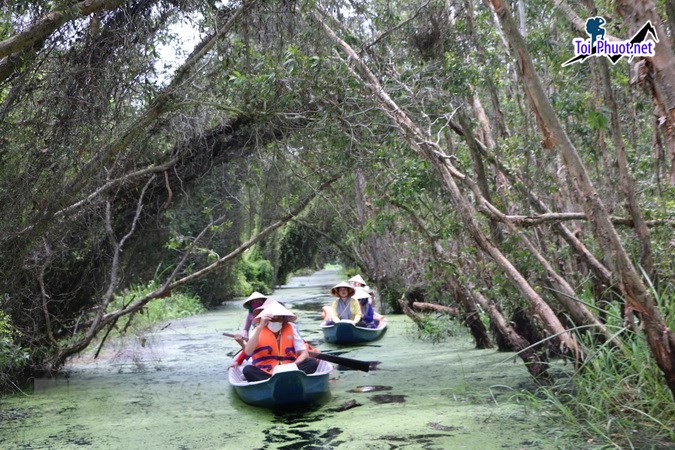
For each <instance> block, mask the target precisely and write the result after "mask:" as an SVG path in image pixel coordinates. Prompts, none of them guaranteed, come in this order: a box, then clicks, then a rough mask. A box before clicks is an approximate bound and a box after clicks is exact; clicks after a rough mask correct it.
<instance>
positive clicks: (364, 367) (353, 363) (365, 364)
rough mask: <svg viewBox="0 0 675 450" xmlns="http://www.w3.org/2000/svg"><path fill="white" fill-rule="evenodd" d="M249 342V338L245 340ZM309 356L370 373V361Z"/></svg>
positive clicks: (225, 334) (316, 355)
mask: <svg viewBox="0 0 675 450" xmlns="http://www.w3.org/2000/svg"><path fill="white" fill-rule="evenodd" d="M223 336H227V337H231V338H233V337H234V336H235V335H234V334H231V333H223ZM244 340H245V341H247V340H248V339H247V338H244ZM309 356H311V357H312V358H316V359H323V360H324V361H328V362H332V363H335V364H339V365H341V366H345V367H351V368H352V369H356V370H360V371H362V372H368V371H369V370H370V361H361V360H358V359H352V358H344V357H342V356H335V355H327V354H325V353H320V352H309Z"/></svg>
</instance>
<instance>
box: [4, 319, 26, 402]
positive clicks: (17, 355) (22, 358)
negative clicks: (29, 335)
mask: <svg viewBox="0 0 675 450" xmlns="http://www.w3.org/2000/svg"><path fill="white" fill-rule="evenodd" d="M18 337H19V332H18V331H17V330H16V329H15V328H14V327H13V326H12V324H11V322H10V318H9V316H7V314H5V313H3V312H2V311H0V391H2V390H5V389H7V388H10V387H13V386H14V384H13V377H14V376H15V375H16V374H17V373H21V372H22V371H23V369H24V368H25V366H26V364H27V363H28V352H27V351H26V350H24V349H22V348H21V347H20V346H19V345H18V344H17V341H19V339H18Z"/></svg>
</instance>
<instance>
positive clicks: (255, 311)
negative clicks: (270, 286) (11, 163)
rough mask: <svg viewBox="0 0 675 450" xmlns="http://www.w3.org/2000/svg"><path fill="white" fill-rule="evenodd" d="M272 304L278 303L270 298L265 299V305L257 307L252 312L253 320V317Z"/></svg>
mask: <svg viewBox="0 0 675 450" xmlns="http://www.w3.org/2000/svg"><path fill="white" fill-rule="evenodd" d="M272 303H279V302H278V301H276V300H275V299H273V298H272V297H267V300H265V303H263V304H261V305H260V306H258V307H257V308H255V309H254V310H253V316H254V318H255V316H257V315H258V314H260V312H261V311H262V310H263V309H264V308H266V307H268V306H270V305H271V304H272ZM279 304H281V303H279ZM256 323H257V322H256Z"/></svg>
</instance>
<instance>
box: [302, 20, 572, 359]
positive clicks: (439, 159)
mask: <svg viewBox="0 0 675 450" xmlns="http://www.w3.org/2000/svg"><path fill="white" fill-rule="evenodd" d="M322 14H323V13H322V12H320V11H315V12H314V14H313V18H314V20H316V21H317V23H319V24H320V25H321V26H322V27H323V29H324V31H325V32H326V34H327V35H328V36H329V37H330V38H331V40H333V41H334V42H335V43H336V44H337V45H338V46H340V47H341V48H342V49H343V51H344V52H345V53H346V54H347V55H348V59H347V61H345V64H347V65H348V67H350V68H351V67H352V66H355V67H356V69H357V76H359V77H360V78H361V79H362V80H363V81H364V83H365V85H366V87H367V88H368V89H369V90H370V91H371V93H372V95H373V97H374V99H376V100H377V101H378V102H379V103H380V108H381V109H382V110H383V111H384V112H385V113H386V114H387V116H389V118H390V119H391V120H392V122H393V123H394V124H395V125H396V126H398V127H399V132H400V133H401V135H402V136H403V138H404V139H405V140H406V141H407V142H408V144H409V145H410V147H411V148H412V149H413V150H414V151H415V152H416V153H417V154H418V155H419V156H421V157H422V158H424V159H426V160H429V161H430V162H431V163H432V164H433V166H434V167H435V168H436V171H437V173H438V174H439V176H440V177H441V179H442V181H443V185H444V188H445V190H446V192H447V193H448V194H449V195H450V198H451V201H452V202H453V204H454V206H455V211H456V213H457V215H458V217H459V218H460V220H461V221H462V223H463V224H464V226H465V227H466V229H467V231H468V232H469V234H470V235H471V236H472V238H473V239H474V242H475V243H476V244H477V245H478V246H479V247H480V248H481V249H482V250H483V251H484V252H485V253H487V254H488V255H490V257H491V258H492V259H493V260H494V261H495V262H496V263H497V265H498V266H499V267H501V268H502V270H503V271H504V273H505V274H506V276H507V277H508V278H509V280H511V282H512V283H513V285H514V286H515V287H516V288H517V289H518V290H519V291H520V292H521V293H522V294H523V297H524V298H525V299H526V300H527V301H528V302H530V304H531V305H532V309H533V311H534V312H535V314H536V315H537V316H539V318H540V319H541V320H542V322H543V323H544V325H545V327H546V329H547V330H548V332H549V333H550V334H551V335H553V336H556V338H557V339H559V340H560V341H561V343H562V344H563V345H564V346H565V347H567V349H569V350H571V351H572V352H573V353H575V354H581V350H580V348H579V346H578V344H577V342H576V339H575V337H574V336H573V335H572V334H570V333H569V332H568V331H567V330H566V329H565V327H564V326H563V325H562V323H561V322H560V320H559V319H558V317H557V316H556V315H555V313H554V312H553V310H552V309H551V307H550V306H549V305H548V304H546V302H545V301H544V300H543V299H542V298H541V296H540V295H539V294H538V293H537V291H535V290H534V289H533V288H532V286H531V285H530V284H529V283H528V282H527V280H526V279H525V277H523V275H522V274H521V273H520V272H519V271H518V270H517V269H516V267H515V266H514V265H513V264H512V263H511V261H510V260H509V259H508V258H506V256H504V254H502V252H501V251H500V250H499V249H498V248H497V247H496V246H495V245H494V244H492V242H490V240H489V239H488V238H487V236H486V235H485V233H484V232H483V230H482V228H481V226H480V223H479V222H478V220H477V218H476V216H477V215H478V213H477V211H476V210H475V209H474V208H473V206H471V204H470V203H469V201H468V200H467V199H466V198H465V197H464V195H463V194H462V192H461V191H460V189H459V186H458V185H457V184H456V183H455V180H454V177H457V179H459V180H466V179H467V177H466V175H464V174H462V173H461V172H459V171H458V170H457V169H456V168H455V167H454V166H453V165H452V164H451V163H450V161H449V157H448V156H447V155H445V154H444V153H443V149H442V148H441V147H440V146H439V145H438V144H437V143H436V142H435V141H434V140H433V139H432V138H431V137H430V136H429V135H428V134H427V133H426V132H424V131H423V130H422V129H420V128H419V127H418V126H417V125H416V124H415V123H414V122H413V121H412V120H411V119H410V117H409V116H408V115H407V114H406V113H405V112H404V111H403V110H401V109H400V108H399V107H398V105H397V104H396V103H395V102H394V101H393V100H392V99H391V97H389V95H388V94H387V93H386V92H385V90H384V89H383V87H382V86H381V84H380V83H379V81H378V80H377V78H376V77H375V75H374V74H373V73H372V72H371V71H370V69H369V68H368V66H367V65H366V64H365V63H364V62H363V60H362V59H361V57H360V56H359V55H358V54H357V53H356V52H355V51H354V49H353V48H352V47H351V46H350V45H349V44H347V43H346V42H345V41H344V40H342V39H340V38H339V37H338V36H337V35H336V34H335V32H334V31H333V30H332V29H331V28H330V27H328V25H326V23H325V22H324V21H323V20H322Z"/></svg>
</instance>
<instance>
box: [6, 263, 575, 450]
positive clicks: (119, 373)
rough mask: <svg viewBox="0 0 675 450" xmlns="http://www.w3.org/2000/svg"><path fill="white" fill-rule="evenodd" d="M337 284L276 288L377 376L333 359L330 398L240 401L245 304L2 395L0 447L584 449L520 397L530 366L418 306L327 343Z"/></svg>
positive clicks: (307, 331)
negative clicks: (263, 404)
mask: <svg viewBox="0 0 675 450" xmlns="http://www.w3.org/2000/svg"><path fill="white" fill-rule="evenodd" d="M338 281H340V280H339V279H338V274H337V272H336V271H330V270H324V271H320V272H317V273H316V274H314V275H311V276H309V277H297V278H294V279H292V280H291V283H290V284H289V285H287V286H284V287H283V288H280V289H278V290H277V291H276V292H275V294H274V297H275V298H277V299H278V300H279V301H282V302H284V303H285V304H286V306H287V307H289V308H290V309H291V310H293V311H294V312H295V313H296V314H297V315H298V317H299V319H298V325H299V328H300V330H301V333H302V334H303V337H305V339H307V340H309V341H310V342H312V344H314V345H315V346H317V347H319V348H320V349H321V350H323V351H335V352H336V354H338V353H339V354H341V355H342V356H345V357H349V358H356V359H363V360H369V361H377V362H378V364H376V366H375V367H376V369H375V370H372V371H370V372H368V373H366V372H359V371H354V370H346V369H344V368H342V367H340V368H336V370H334V371H333V374H332V376H331V397H330V398H329V399H328V400H327V401H326V402H324V403H322V404H321V405H319V406H313V407H309V408H306V409H294V410H288V411H272V410H267V409H261V408H257V407H252V406H249V405H246V404H245V403H243V402H242V401H241V400H239V399H238V398H237V396H236V394H235V393H234V391H233V389H232V388H231V387H230V386H229V384H228V382H227V374H226V366H227V365H228V364H229V361H230V359H231V357H232V356H233V355H234V354H235V353H236V351H237V350H238V345H237V344H236V343H235V342H234V341H233V340H232V339H227V338H224V337H223V336H222V335H221V333H222V332H233V331H236V330H237V329H239V327H240V326H241V324H242V323H243V320H244V316H245V314H244V310H243V309H242V308H241V302H235V303H233V304H228V305H227V306H223V307H222V308H220V309H218V310H216V311H212V312H209V313H206V314H203V315H200V316H195V317H191V318H187V319H182V320H178V321H174V322H172V323H171V324H170V325H168V326H167V327H166V328H164V329H161V330H160V329H159V328H160V327H158V331H157V332H154V333H151V334H148V335H146V336H144V337H142V338H141V337H138V338H130V339H127V340H126V341H125V342H117V343H113V344H110V345H109V346H108V347H107V348H106V349H104V351H103V352H102V354H101V355H100V356H99V358H98V359H96V360H94V359H93V358H92V356H91V355H84V356H81V357H79V358H76V359H74V360H73V361H71V362H70V363H69V365H68V366H67V373H68V378H63V377H62V378H60V379H58V380H57V381H53V380H38V381H37V382H36V385H35V387H36V389H35V391H34V392H30V393H26V394H25V395H15V396H11V397H6V398H2V399H0V448H3V449H15V448H17V449H44V448H50V449H62V448H67V449H81V448H97V449H98V448H119V449H129V448H148V449H272V448H287V449H332V448H340V449H362V448H363V449H365V448H368V449H397V448H410V449H555V448H575V449H576V448H586V447H585V444H584V442H583V441H580V440H576V439H574V438H573V437H570V436H568V435H566V434H565V430H564V429H563V428H562V425H561V424H556V423H552V422H551V421H550V420H548V419H547V418H546V417H545V416H544V415H542V414H541V413H536V412H534V411H531V410H530V409H528V407H527V405H524V404H521V403H518V402H517V401H516V400H515V399H514V396H513V394H514V393H515V392H517V391H518V390H519V389H522V388H524V387H529V386H530V377H529V375H528V374H527V372H526V370H525V368H524V367H523V365H522V363H520V362H518V363H516V364H514V363H513V362H512V361H507V359H508V356H509V355H508V354H504V353H498V352H497V351H494V350H475V349H474V348H473V343H472V341H471V338H470V336H468V335H464V334H461V335H459V336H456V337H455V338H453V339H452V340H449V341H447V342H443V343H440V344H436V345H434V344H430V343H428V342H423V341H420V340H418V339H416V338H415V336H416V333H415V331H414V326H413V324H412V323H411V322H410V320H409V319H408V318H407V317H405V316H403V315H388V318H389V329H388V331H387V333H386V334H385V336H384V338H382V339H381V340H379V341H376V342H374V343H371V344H369V345H363V346H357V347H337V346H332V345H329V344H325V343H323V340H322V337H323V336H322V334H321V332H320V331H319V329H318V325H319V322H320V319H321V318H320V310H321V306H322V305H324V304H327V303H328V302H329V301H330V297H329V296H327V295H326V293H327V292H328V291H329V288H330V287H331V286H332V285H334V284H335V283H336V282H338Z"/></svg>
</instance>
